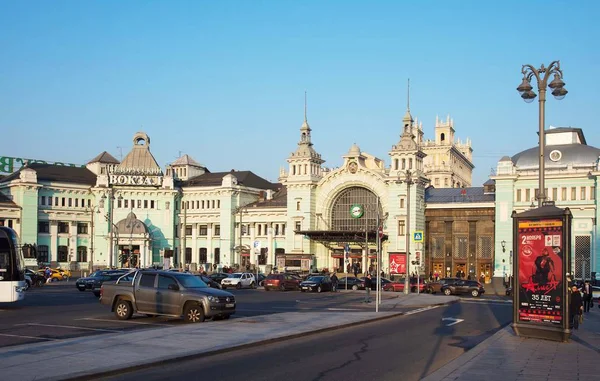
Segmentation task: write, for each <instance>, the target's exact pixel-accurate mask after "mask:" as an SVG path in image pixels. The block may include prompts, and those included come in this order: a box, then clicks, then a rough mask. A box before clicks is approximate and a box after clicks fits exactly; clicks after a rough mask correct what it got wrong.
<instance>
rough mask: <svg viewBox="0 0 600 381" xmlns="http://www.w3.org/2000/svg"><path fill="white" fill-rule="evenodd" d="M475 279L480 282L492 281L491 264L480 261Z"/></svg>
mask: <svg viewBox="0 0 600 381" xmlns="http://www.w3.org/2000/svg"><path fill="white" fill-rule="evenodd" d="M477 280H478V281H479V282H481V283H490V282H491V281H492V264H491V263H482V264H480V265H479V274H477Z"/></svg>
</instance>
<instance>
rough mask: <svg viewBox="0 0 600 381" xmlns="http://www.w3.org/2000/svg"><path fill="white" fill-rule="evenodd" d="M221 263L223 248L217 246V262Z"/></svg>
mask: <svg viewBox="0 0 600 381" xmlns="http://www.w3.org/2000/svg"><path fill="white" fill-rule="evenodd" d="M218 263H221V249H220V248H218V247H215V264H218Z"/></svg>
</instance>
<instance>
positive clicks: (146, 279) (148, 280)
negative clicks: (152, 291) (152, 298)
mask: <svg viewBox="0 0 600 381" xmlns="http://www.w3.org/2000/svg"><path fill="white" fill-rule="evenodd" d="M155 279H156V275H155V274H142V279H140V287H150V288H154V280H155Z"/></svg>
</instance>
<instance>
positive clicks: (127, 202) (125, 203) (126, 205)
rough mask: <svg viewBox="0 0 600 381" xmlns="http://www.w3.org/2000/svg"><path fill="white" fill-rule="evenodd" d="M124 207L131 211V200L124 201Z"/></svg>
mask: <svg viewBox="0 0 600 381" xmlns="http://www.w3.org/2000/svg"><path fill="white" fill-rule="evenodd" d="M123 207H124V208H126V209H129V200H123Z"/></svg>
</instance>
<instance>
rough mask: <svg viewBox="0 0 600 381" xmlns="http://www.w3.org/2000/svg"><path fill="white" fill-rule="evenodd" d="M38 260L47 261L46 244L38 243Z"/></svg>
mask: <svg viewBox="0 0 600 381" xmlns="http://www.w3.org/2000/svg"><path fill="white" fill-rule="evenodd" d="M37 254H38V262H42V263H48V246H46V245H39V246H38V247H37Z"/></svg>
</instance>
